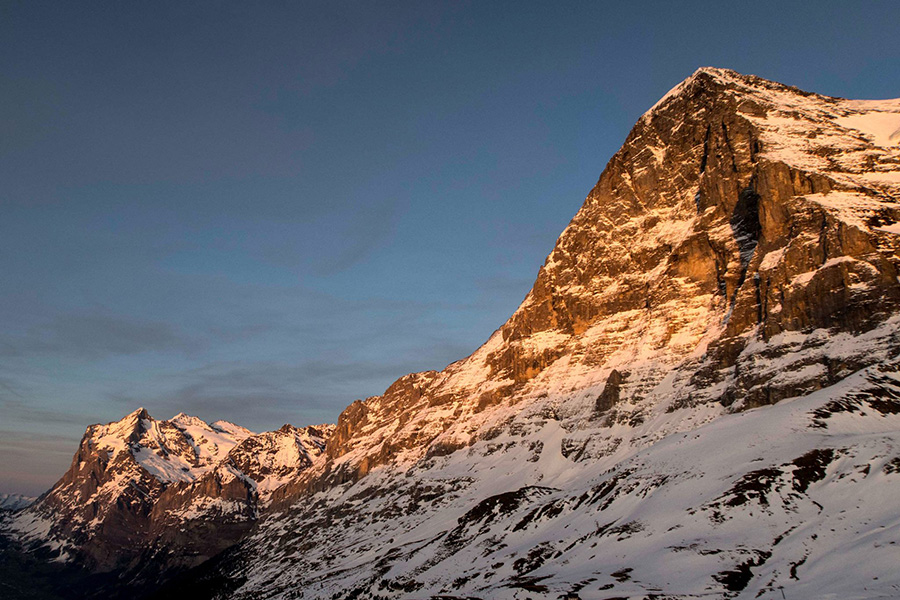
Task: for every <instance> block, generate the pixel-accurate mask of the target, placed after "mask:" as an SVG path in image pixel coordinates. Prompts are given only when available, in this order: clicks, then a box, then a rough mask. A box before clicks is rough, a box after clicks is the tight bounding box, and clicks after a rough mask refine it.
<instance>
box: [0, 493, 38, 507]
mask: <svg viewBox="0 0 900 600" xmlns="http://www.w3.org/2000/svg"><path fill="white" fill-rule="evenodd" d="M34 501H35V498H32V497H31V496H23V495H22V494H0V510H21V509H23V508H26V507H28V506H30V505H31V504H32V503H33V502H34Z"/></svg>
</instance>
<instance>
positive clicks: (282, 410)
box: [0, 1, 900, 493]
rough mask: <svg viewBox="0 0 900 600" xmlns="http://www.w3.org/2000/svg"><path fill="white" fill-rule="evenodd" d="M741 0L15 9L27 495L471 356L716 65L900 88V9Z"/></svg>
mask: <svg viewBox="0 0 900 600" xmlns="http://www.w3.org/2000/svg"><path fill="white" fill-rule="evenodd" d="M732 4H733V3H720V2H715V3H713V2H709V3H700V2H683V3H675V2H650V3H607V2H584V3H581V2H574V3H568V2H548V3H531V2H478V3H474V2H473V3H469V2H451V3H439V2H408V3H396V2H394V3H379V2H365V3H362V2H354V3H342V2H321V3H318V2H304V3H274V2H273V3H268V4H265V5H263V6H261V5H257V4H250V3H236V2H235V3H164V2H155V3H141V4H138V3H114V2H108V3H92V2H79V3H58V2H56V3H41V2H22V3H10V2H3V3H2V4H0V183H2V186H0V282H2V287H0V492H25V493H39V492H41V491H43V490H45V489H47V488H48V487H49V486H50V485H52V483H53V482H54V481H55V480H56V479H57V478H58V477H59V476H60V475H61V474H62V472H63V471H64V470H65V469H66V467H67V466H68V463H69V461H70V460H71V457H72V455H73V453H74V451H75V449H76V447H77V443H78V440H79V438H80V437H81V434H82V433H83V432H84V428H85V427H86V426H87V425H88V424H90V423H94V422H107V421H111V420H115V419H119V418H121V417H122V416H123V415H125V414H127V413H128V412H130V411H132V410H133V409H135V408H137V407H138V406H145V407H146V408H147V409H148V410H149V411H150V413H151V414H153V415H154V416H156V417H158V418H169V417H171V416H173V415H174V414H175V413H177V412H179V411H184V412H187V413H191V414H197V415H199V416H200V417H202V418H204V419H207V420H216V419H227V420H231V421H235V422H237V423H240V424H242V425H245V426H247V427H249V428H251V429H254V430H260V431H261V430H267V429H274V428H277V427H279V426H281V425H282V424H283V423H285V422H291V423H293V424H295V425H304V424H311V423H319V422H334V420H335V419H336V418H337V415H338V413H339V412H340V411H341V410H342V409H343V408H344V407H345V406H346V405H347V404H349V403H350V402H351V401H353V400H354V399H356V398H364V397H367V396H371V395H376V394H379V393H381V392H382V391H383V390H384V389H385V388H386V387H387V386H388V385H389V384H390V383H391V382H392V381H393V380H394V379H396V378H397V377H399V376H401V375H403V374H405V373H407V372H411V371H416V370H424V369H441V368H443V367H444V366H445V365H447V364H448V363H450V362H452V361H454V360H457V359H459V358H462V357H463V356H465V355H467V354H468V353H470V352H471V351H473V350H474V349H475V348H477V347H478V345H479V344H480V343H482V342H483V341H484V340H486V339H487V337H488V336H489V335H490V334H491V332H492V331H493V330H494V329H496V328H497V327H499V326H500V325H501V324H502V323H503V321H504V320H505V319H506V318H507V317H508V316H509V315H510V314H511V313H512V312H513V310H514V309H515V308H516V306H517V305H518V303H519V302H520V301H521V300H522V298H524V296H525V294H526V293H527V292H528V289H529V288H530V286H531V283H532V281H533V279H534V277H535V275H536V274H537V269H538V267H539V266H540V264H541V263H542V262H543V260H544V258H545V256H546V255H547V253H548V252H549V251H550V250H551V248H552V246H553V243H554V241H555V239H556V237H557V236H558V235H559V233H560V232H561V231H562V229H563V228H564V227H565V225H566V224H567V223H568V221H569V220H570V219H571V217H572V216H573V215H574V214H575V212H576V211H577V209H578V208H579V206H580V205H581V202H582V201H583V199H584V197H585V196H586V195H587V193H588V191H589V190H590V188H591V186H592V185H593V184H594V182H595V181H596V180H597V178H598V177H599V175H600V172H601V171H602V169H603V166H604V165H605V163H606V161H607V160H608V159H609V158H610V156H611V155H612V154H613V153H614V152H615V150H616V149H617V148H618V147H619V145H620V144H621V142H622V140H623V139H624V138H625V136H626V134H627V132H628V130H629V129H630V127H631V125H632V124H633V123H634V121H635V120H636V119H637V118H638V117H639V116H640V115H641V113H643V112H644V111H645V110H646V109H647V108H649V107H650V106H651V105H652V104H653V103H654V102H655V101H656V100H657V99H658V98H659V97H660V96H662V95H663V94H664V93H665V92H666V91H667V90H668V89H669V88H671V87H673V86H674V85H675V84H677V83H678V82H679V81H680V80H682V79H684V78H685V77H687V76H689V75H690V74H691V73H692V72H693V71H694V70H695V69H696V68H697V67H700V66H705V65H711V66H719V67H729V68H733V69H735V70H738V71H741V72H745V73H755V74H758V75H761V76H764V77H767V78H770V79H775V80H779V81H782V82H785V83H789V84H792V85H796V86H798V87H800V88H803V89H807V90H811V91H816V92H820V93H826V94H831V95H838V96H846V97H855V98H883V97H896V96H898V95H900V88H898V82H900V42H898V39H900V36H898V35H897V29H896V26H897V23H900V4H898V3H896V2H859V3H846V2H821V3H816V4H815V5H813V4H811V3H806V2H800V3H792V2H786V1H782V2H755V3H742V4H741V6H736V5H734V6H732ZM812 6H815V8H811V7H812Z"/></svg>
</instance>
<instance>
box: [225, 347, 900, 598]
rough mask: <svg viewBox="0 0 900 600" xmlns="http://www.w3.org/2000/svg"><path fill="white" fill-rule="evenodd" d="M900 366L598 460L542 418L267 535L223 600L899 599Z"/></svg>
mask: <svg viewBox="0 0 900 600" xmlns="http://www.w3.org/2000/svg"><path fill="white" fill-rule="evenodd" d="M896 367H897V365H896V364H890V365H885V366H883V367H872V368H869V369H865V370H863V371H860V372H858V373H856V374H854V375H852V376H850V377H848V378H846V379H844V380H843V381H841V382H839V383H837V384H835V385H834V386H831V387H828V388H825V389H822V390H819V391H817V392H815V393H813V394H810V395H808V396H806V397H803V398H796V399H789V400H785V401H782V402H781V403H779V404H778V405H776V406H773V407H765V408H758V409H754V410H750V411H746V412H742V413H738V414H731V415H724V416H722V417H720V418H718V419H716V420H715V421H714V422H711V423H708V424H706V425H703V426H701V427H698V428H696V429H692V430H690V431H684V432H682V433H678V434H670V435H668V436H666V437H665V438H664V439H662V440H660V441H658V442H657V443H655V444H653V445H651V446H649V447H648V448H646V449H644V450H635V449H629V450H628V451H625V452H622V451H619V452H616V453H613V454H610V455H608V456H605V457H602V458H599V459H596V460H590V461H577V462H575V461H572V460H571V459H570V458H566V457H564V456H563V455H562V454H561V452H560V447H561V446H562V445H563V443H564V440H565V438H566V436H567V432H566V430H565V428H564V427H563V424H562V423H561V422H560V421H559V420H557V419H556V418H555V416H554V414H553V410H552V408H551V403H550V402H543V403H539V404H541V405H542V406H539V407H535V409H536V410H535V411H534V412H531V414H530V415H529V417H528V418H527V419H523V420H522V421H521V422H522V423H523V424H525V423H527V424H529V425H530V427H528V428H527V429H517V430H505V431H503V432H501V433H499V434H498V435H497V436H496V437H494V438H491V439H489V440H487V439H486V440H480V441H478V442H476V443H475V444H473V445H472V446H471V447H470V448H468V449H467V450H466V451H464V452H456V453H453V454H450V455H448V456H444V457H439V458H434V459H432V460H430V461H427V462H423V463H420V464H418V465H416V466H414V467H412V468H411V469H409V470H408V471H406V472H405V473H404V475H403V476H402V477H397V476H396V475H395V474H392V473H389V472H387V471H375V472H373V473H371V474H370V475H369V476H368V477H366V478H364V479H363V480H361V481H360V482H359V483H358V484H356V485H355V486H349V487H338V488H335V489H333V490H331V491H330V492H329V493H327V494H320V495H318V496H314V497H313V498H312V500H313V502H311V503H310V504H309V505H304V506H297V507H295V508H294V509H293V510H291V511H288V512H287V513H285V514H283V515H278V516H276V517H273V518H269V519H268V520H266V521H265V522H264V524H263V526H262V527H260V528H259V529H258V530H257V531H256V532H254V533H253V534H252V535H251V536H250V538H249V539H248V540H246V541H245V546H246V547H247V548H252V549H253V550H252V555H253V556H256V557H258V558H256V559H251V560H249V561H246V558H247V556H248V555H241V558H242V560H244V562H242V563H241V564H237V561H235V562H234V563H224V564H223V565H222V567H223V568H224V569H225V570H226V571H228V572H230V574H231V576H232V577H233V578H234V579H236V580H238V581H242V582H243V583H242V585H241V587H239V588H238V589H237V590H235V591H233V592H231V593H230V594H229V597H232V598H251V597H252V598H275V597H281V595H282V594H285V593H287V591H288V590H298V589H301V590H303V595H302V596H301V597H303V598H333V597H339V598H394V597H396V598H430V597H451V596H452V597H454V598H497V599H500V598H553V599H556V598H561V597H562V598H584V599H587V598H609V597H626V598H645V597H650V596H652V595H653V594H660V595H662V597H666V598H697V597H725V596H728V595H732V594H733V595H734V596H736V597H740V598H756V597H760V595H761V594H762V596H763V597H775V596H774V595H773V594H777V593H778V592H777V591H776V590H777V589H778V588H781V587H783V588H785V590H786V592H787V597H789V598H795V599H796V598H808V599H813V598H841V599H852V598H876V597H883V598H893V597H898V596H900V570H898V569H897V568H896V567H897V565H898V564H900V512H898V510H897V502H896V498H897V497H898V494H900V445H898V430H900V374H898V373H897V370H896ZM688 414H690V411H689V409H680V410H678V411H674V412H672V413H665V412H661V413H659V414H657V415H655V416H654V417H653V418H651V419H648V420H647V421H645V422H644V423H643V424H641V425H639V426H637V427H635V431H634V435H635V436H655V435H656V433H655V432H657V431H659V430H673V429H678V428H679V426H678V425H677V423H678V422H679V421H681V420H683V419H684V418H685V417H686V416H687V415H688ZM298 531H302V532H304V534H303V535H302V536H300V535H296V534H295V533H294V532H298ZM567 594H568V595H567ZM766 594H768V595H766ZM778 597H780V594H779V595H778Z"/></svg>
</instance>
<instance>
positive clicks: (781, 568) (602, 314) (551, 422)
mask: <svg viewBox="0 0 900 600" xmlns="http://www.w3.org/2000/svg"><path fill="white" fill-rule="evenodd" d="M898 201H900V100H846V99H841V98H831V97H826V96H821V95H817V94H812V93H808V92H804V91H801V90H798V89H796V88H792V87H788V86H785V85H782V84H779V83H775V82H771V81H767V80H764V79H761V78H758V77H755V76H748V75H741V74H739V73H735V72H733V71H729V70H725V69H713V68H703V69H700V70H698V71H697V72H696V73H694V74H693V75H692V76H691V77H689V78H688V79H686V80H685V81H684V82H682V83H681V84H679V85H678V86H676V87H675V88H673V90H672V91H670V92H669V93H668V94H667V95H666V96H664V97H663V98H662V99H661V100H660V101H659V102H657V104H656V105H654V106H653V107H652V108H651V109H650V110H649V111H648V112H647V113H645V114H644V115H643V116H642V117H641V118H640V119H639V120H638V122H637V124H636V125H635V126H634V128H633V129H632V131H631V133H630V134H629V135H628V137H627V139H626V140H625V143H624V145H623V146H622V148H621V149H620V150H619V151H618V152H617V153H616V154H615V155H614V156H613V157H612V158H611V159H610V161H609V163H608V164H607V166H606V168H605V169H604V171H603V173H602V175H601V176H600V179H599V181H598V182H597V184H596V185H595V187H594V188H593V190H592V191H591V192H590V194H589V195H588V197H587V199H586V200H585V203H584V205H583V206H582V208H581V210H579V212H578V213H577V214H576V215H575V217H574V218H573V220H572V221H571V223H570V224H569V226H568V227H567V228H566V229H565V231H563V233H562V234H561V236H560V238H559V240H558V241H557V243H556V246H555V247H554V249H553V251H552V252H551V253H550V255H549V256H548V257H547V260H546V261H545V263H544V264H543V266H542V267H541V268H540V270H539V272H538V276H537V279H536V281H535V284H534V287H533V288H532V290H531V291H530V292H529V294H528V296H527V297H526V298H525V300H524V301H523V302H522V304H521V305H520V306H519V307H518V309H517V310H516V311H515V312H514V313H513V315H512V316H511V317H510V319H509V320H508V321H507V322H506V323H505V324H504V325H503V326H502V327H501V328H500V329H498V330H497V331H496V332H495V333H494V334H493V335H492V336H491V337H490V339H488V341H487V342H486V343H485V344H484V345H483V346H482V347H481V348H479V349H478V350H477V351H476V352H475V353H473V354H472V355H471V356H469V357H467V358H464V359H462V360H460V361H458V362H456V363H453V364H451V365H449V366H448V367H446V368H445V369H444V370H443V371H440V372H438V371H429V372H423V373H414V374H410V375H406V376H404V377H401V378H400V379H398V380H397V381H396V382H395V383H394V384H393V385H391V387H390V388H388V390H386V391H385V393H384V394H383V395H381V396H376V397H372V398H368V399H366V400H358V401H356V402H353V403H352V404H351V405H350V406H348V407H347V409H346V410H345V411H344V412H343V413H342V414H341V416H340V418H339V419H338V422H337V424H336V425H324V426H315V427H306V428H295V427H292V426H288V425H286V426H285V427H284V428H282V429H280V430H278V431H276V432H267V433H262V434H254V433H251V432H249V431H247V430H245V429H243V428H240V427H238V426H237V425H233V424H229V423H222V422H219V423H213V424H206V423H204V422H202V421H200V420H199V419H196V418H194V417H187V416H185V415H178V416H176V417H175V418H173V419H171V420H170V421H157V420H155V419H153V418H152V417H150V416H149V415H148V414H147V413H146V411H143V410H138V411H136V412H135V413H132V414H131V415H129V416H127V417H125V419H123V420H122V421H119V422H117V423H111V424H109V425H102V426H101V425H95V426H91V427H90V428H88V431H87V433H86V434H85V438H84V440H83V441H82V444H81V447H80V448H79V450H78V453H77V454H76V456H75V458H74V460H73V463H72V467H71V469H70V470H69V472H68V473H67V474H66V475H65V476H64V477H63V478H62V479H61V480H60V482H59V483H57V485H56V486H55V487H54V488H53V489H51V490H50V491H49V492H47V493H46V494H44V495H43V496H41V498H39V499H38V500H37V501H36V502H35V503H34V504H32V505H30V506H28V507H25V508H22V509H20V510H17V511H15V512H9V513H8V514H7V516H5V517H3V519H4V520H3V525H2V527H3V531H4V535H5V538H6V539H7V540H8V543H9V544H12V545H13V546H15V547H16V548H17V549H18V550H17V551H19V552H21V553H24V554H28V555H32V556H40V557H43V558H42V559H41V560H45V561H49V562H53V561H55V563H58V564H59V565H61V566H60V568H61V569H62V568H64V566H65V565H69V566H71V565H77V566H78V568H79V569H81V570H82V571H84V572H89V573H92V574H94V575H92V576H98V575H97V574H106V575H108V576H109V577H110V578H113V579H114V580H115V584H109V583H108V581H109V580H102V581H103V582H106V583H102V584H98V585H95V586H94V587H90V588H89V587H86V586H81V587H77V588H75V587H73V588H71V589H69V590H68V592H67V593H68V594H69V595H68V597H114V596H116V595H121V596H123V597H141V596H150V597H158V598H167V597H178V596H189V597H191V598H194V599H197V600H199V599H202V598H210V599H212V598H223V599H224V598H233V599H239V600H245V599H246V600H249V599H251V598H252V599H258V598H266V599H267V598H308V599H319V598H322V599H325V598H327V599H334V600H339V599H340V600H351V599H356V600H361V599H370V600H375V599H380V600H387V599H407V600H414V599H421V600H425V599H432V600H434V599H439V598H443V599H453V598H457V599H459V598H476V599H481V600H488V599H498V600H499V599H526V598H532V599H554V600H555V599H559V598H564V599H569V600H574V599H582V600H588V599H592V600H600V599H609V598H678V599H682V598H684V599H687V598H748V599H749V598H773V599H774V598H790V599H794V600H796V599H798V598H799V599H813V598H815V599H823V598H836V599H837V598H840V599H863V598H897V597H900V568H898V566H900V503H898V500H897V499H898V498H900V310H898V309H900V283H898V268H900V205H898ZM58 591H59V590H57V592H58ZM154 595H155V596H154ZM61 596H62V597H66V594H61Z"/></svg>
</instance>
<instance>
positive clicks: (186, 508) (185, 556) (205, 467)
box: [7, 408, 334, 581]
mask: <svg viewBox="0 0 900 600" xmlns="http://www.w3.org/2000/svg"><path fill="white" fill-rule="evenodd" d="M333 429H334V426H333V425H324V426H318V427H306V428H303V429H299V428H296V427H292V426H291V425H285V426H284V427H282V428H281V429H279V430H278V431H271V432H266V433H261V434H254V433H253V432H251V431H249V430H247V429H244V428H243V427H240V426H238V425H234V424H233V423H228V422H225V421H216V422H215V423H212V424H207V423H206V422H204V421H202V420H201V419H199V418H197V417H193V416H188V415H185V414H183V413H182V414H178V415H176V416H175V417H173V418H172V419H170V420H167V421H163V420H156V419H154V418H153V417H151V416H150V415H149V414H148V413H147V411H146V410H145V409H143V408H140V409H138V410H136V411H134V412H133V413H131V414H130V415H128V416H126V417H125V418H123V419H122V420H121V421H116V422H113V423H108V424H106V425H92V426H90V427H88V429H87V431H86V432H85V434H84V437H83V438H82V440H81V445H80V447H79V449H78V452H77V453H76V454H75V457H74V458H73V459H72V465H71V467H70V468H69V470H68V472H66V474H65V475H63V477H62V479H60V480H59V482H58V483H57V484H56V485H55V486H53V488H52V489H51V490H50V491H48V492H47V493H45V494H44V495H42V496H41V497H40V498H39V499H38V500H37V501H36V502H35V503H34V504H33V505H32V506H31V507H30V508H29V509H27V510H25V511H23V512H22V513H20V514H18V515H17V516H16V517H15V518H14V519H13V520H12V521H11V522H10V523H9V524H8V525H7V527H8V528H9V530H10V531H12V532H14V534H15V537H16V538H17V539H18V540H19V541H20V542H21V543H23V544H25V545H26V546H33V547H42V549H43V551H44V552H45V553H46V554H47V557H48V558H50V559H51V560H54V561H59V562H63V563H65V562H71V563H76V564H79V565H83V566H85V567H87V568H88V570H90V571H99V572H119V571H123V572H127V573H129V574H130V575H129V576H130V577H132V578H134V579H135V581H143V580H145V579H148V578H149V579H150V580H151V581H154V580H155V579H156V577H158V576H159V573H160V572H165V571H177V570H178V569H180V568H185V567H190V566H194V565H197V564H199V563H202V562H203V561H205V560H207V559H208V558H209V557H211V556H214V555H215V554H217V553H218V552H220V551H221V550H223V549H225V548H227V547H229V546H231V545H232V544H234V543H235V542H236V541H238V540H239V539H240V538H241V537H242V536H243V535H244V534H245V533H246V532H247V531H249V529H250V527H251V526H252V524H253V523H254V522H255V521H256V519H257V518H258V516H259V513H260V510H261V509H262V508H263V507H265V506H266V505H267V504H268V503H269V500H270V496H271V494H272V492H273V491H274V490H277V489H278V487H279V486H280V485H283V483H284V482H285V481H287V480H290V479H292V478H293V477H296V475H297V474H298V473H299V472H301V471H302V470H304V469H306V468H307V467H308V466H309V465H311V464H312V462H313V460H315V458H316V457H317V456H319V455H320V454H321V453H322V451H323V449H324V447H325V440H326V439H327V438H328V436H329V435H330V433H331V431H333Z"/></svg>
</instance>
